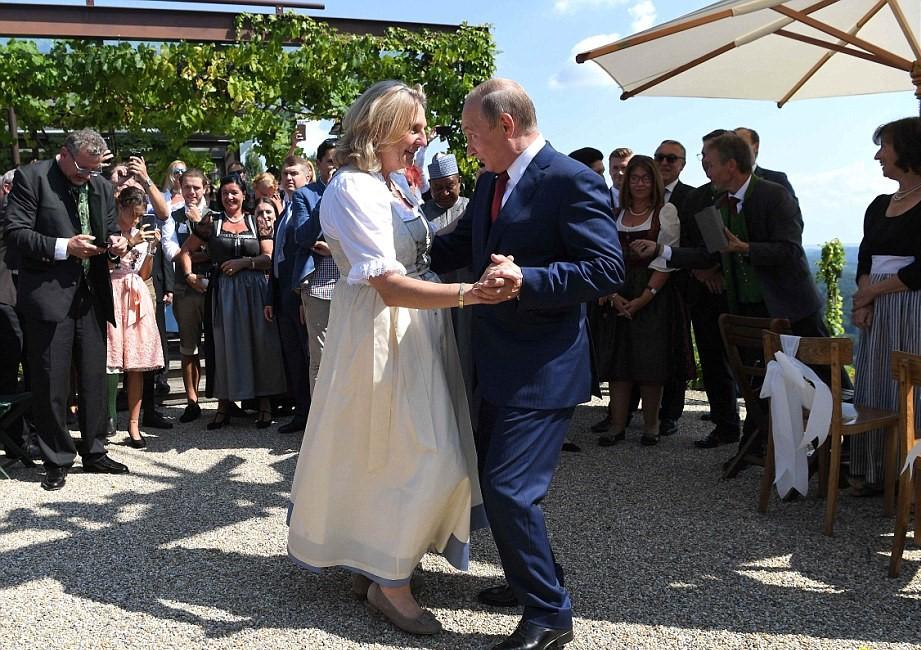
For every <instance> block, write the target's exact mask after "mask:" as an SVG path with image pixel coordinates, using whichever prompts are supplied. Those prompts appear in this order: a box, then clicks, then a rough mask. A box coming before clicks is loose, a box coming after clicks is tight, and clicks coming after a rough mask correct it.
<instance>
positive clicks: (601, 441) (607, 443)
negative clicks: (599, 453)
mask: <svg viewBox="0 0 921 650" xmlns="http://www.w3.org/2000/svg"><path fill="white" fill-rule="evenodd" d="M626 439H627V431H626V430H624V431H621V432H620V433H618V434H617V435H616V436H611V435H607V434H605V435H603V436H598V446H599V447H611V446H613V445H616V444H617V443H618V442H620V441H621V440H626Z"/></svg>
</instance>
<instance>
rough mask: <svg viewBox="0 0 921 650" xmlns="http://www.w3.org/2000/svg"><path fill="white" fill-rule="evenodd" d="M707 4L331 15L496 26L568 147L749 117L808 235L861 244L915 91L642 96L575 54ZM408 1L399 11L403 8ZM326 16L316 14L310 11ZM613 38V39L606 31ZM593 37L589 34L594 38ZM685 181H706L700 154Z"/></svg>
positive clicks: (628, 2)
mask: <svg viewBox="0 0 921 650" xmlns="http://www.w3.org/2000/svg"><path fill="white" fill-rule="evenodd" d="M705 4H707V3H706V2H695V1H692V0H530V1H527V2H525V1H523V0H517V1H511V0H506V1H504V2H497V1H496V0H489V1H486V0H465V1H462V2H428V3H389V2H379V1H377V0H375V1H370V0H351V1H348V0H343V1H329V2H327V9H326V11H325V12H323V13H325V14H326V15H330V16H346V17H359V16H361V17H365V18H376V19H391V20H419V21H431V22H446V23H459V22H461V21H467V22H470V23H474V24H482V23H490V24H491V25H493V27H494V34H495V39H496V43H497V46H498V49H499V50H500V53H499V55H498V58H497V61H496V63H497V73H498V74H499V75H502V76H506V77H511V78H513V79H515V80H517V81H519V82H520V83H521V84H523V85H524V87H525V88H526V89H527V90H528V92H529V93H530V95H531V97H532V98H533V99H534V102H535V104H536V106H537V114H538V120H539V122H540V126H541V130H542V132H543V133H544V135H545V136H546V137H547V139H548V140H550V142H551V143H552V144H553V145H554V146H555V147H556V148H557V149H558V150H560V151H563V152H569V151H571V150H573V149H576V148H578V147H583V146H593V147H596V148H598V149H601V150H602V151H604V152H605V154H607V152H609V151H610V150H611V149H613V148H614V147H616V146H629V147H630V148H632V149H633V150H634V151H638V152H643V153H652V151H653V150H654V149H655V147H656V145H657V144H658V143H659V142H660V141H661V140H662V139H664V138H672V139H676V140H679V141H680V142H682V143H684V144H685V146H687V147H688V149H689V152H697V151H699V143H700V136H701V135H703V134H704V133H707V132H708V131H710V130H712V129H714V128H718V127H723V128H733V127H736V126H742V125H745V126H751V127H753V128H755V129H756V130H757V131H758V132H759V134H760V135H761V154H760V157H759V162H761V163H762V164H763V165H764V166H765V167H768V168H771V169H779V170H782V171H785V172H787V173H788V174H789V176H790V179H791V182H792V183H793V185H794V187H795V189H796V191H797V194H798V195H799V197H800V204H801V206H802V209H803V216H804V220H805V224H806V226H805V231H804V243H806V244H820V243H822V242H824V241H826V240H828V239H831V238H833V237H838V238H840V239H841V240H842V241H844V242H845V243H857V242H859V241H860V238H861V236H862V225H863V215H864V210H865V209H866V206H867V204H868V203H869V202H870V201H871V200H872V199H873V197H875V196H876V195H877V194H880V193H882V192H891V191H893V186H894V184H893V183H892V182H891V181H888V180H887V179H884V178H882V176H881V175H880V172H879V166H878V164H877V163H876V161H874V160H873V154H874V153H875V152H876V147H875V146H874V145H873V143H872V141H871V136H872V133H873V130H874V129H875V128H876V127H877V126H878V125H879V124H882V123H884V122H886V121H889V120H892V119H896V118H899V117H905V116H907V115H917V114H918V105H917V102H916V101H915V99H914V97H913V95H912V94H911V93H910V92H906V93H894V94H886V95H877V96H864V97H850V98H835V99H821V100H806V101H801V102H795V101H794V102H791V103H789V104H787V105H786V106H784V108H783V109H778V108H777V107H776V106H775V105H774V104H772V103H770V102H755V101H730V100H714V99H669V98H660V97H650V98H644V97H636V98H633V99H630V100H628V101H626V102H624V101H621V100H620V99H619V96H620V88H619V87H618V86H617V84H616V83H615V82H614V81H613V80H612V79H610V77H608V76H607V75H605V74H604V73H602V72H601V71H600V68H598V66H597V65H595V64H594V63H588V64H583V65H577V64H576V63H575V57H574V55H575V53H576V52H578V51H582V50H584V49H587V48H586V47H584V44H585V43H586V42H588V43H590V45H589V46H591V45H594V44H596V43H597V42H598V41H600V42H606V41H610V40H615V39H616V38H617V37H618V36H621V37H622V36H627V35H629V34H631V33H633V32H635V31H639V30H642V29H646V28H648V27H650V26H652V25H654V24H658V23H661V22H665V21H667V20H671V19H673V18H676V17H678V16H681V15H683V14H685V13H688V12H690V11H693V10H695V9H698V8H700V7H702V6H704V5H705ZM395 9H398V10H400V11H395ZM308 13H318V12H308ZM605 35H607V36H608V37H609V38H607V39H606V38H604V37H605ZM587 39H591V40H587ZM688 157H689V158H690V160H689V161H688V165H687V167H686V168H685V171H684V173H683V174H682V180H684V181H685V182H687V183H691V184H693V185H699V184H701V183H703V182H705V180H706V178H705V177H704V175H703V172H702V170H701V169H700V164H699V162H698V161H697V159H696V156H693V155H691V153H689V156H688Z"/></svg>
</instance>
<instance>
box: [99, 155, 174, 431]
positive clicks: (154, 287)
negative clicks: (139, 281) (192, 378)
mask: <svg viewBox="0 0 921 650" xmlns="http://www.w3.org/2000/svg"><path fill="white" fill-rule="evenodd" d="M109 178H110V180H111V181H112V184H113V185H114V186H115V198H116V199H117V198H118V197H119V196H121V193H122V191H124V190H125V188H128V187H135V188H137V189H140V190H141V191H142V192H143V193H144V194H145V196H146V200H145V207H146V209H145V211H144V216H143V217H142V221H141V223H142V224H147V226H148V228H155V229H156V230H158V231H160V232H161V239H165V237H163V234H162V231H163V230H164V229H168V228H169V203H167V201H166V197H164V196H163V194H162V192H160V189H159V188H158V187H157V184H156V183H154V182H153V180H152V179H151V178H150V174H149V173H148V171H147V161H146V160H145V159H144V152H142V151H140V150H139V149H133V150H131V151H130V152H129V157H128V161H127V162H124V163H120V164H118V165H115V166H114V167H113V168H112V171H111V172H110V177H109ZM152 264H153V267H152V270H151V273H150V276H149V277H148V278H146V279H145V282H146V284H147V288H148V290H149V291H150V297H151V299H152V300H153V304H154V306H155V307H154V312H155V314H156V321H157V332H158V333H159V335H160V349H161V351H162V354H163V360H164V363H163V368H161V369H160V370H158V371H156V372H148V373H145V374H144V398H143V406H142V410H143V412H144V416H143V421H142V424H143V425H144V427H146V428H149V429H172V428H173V425H172V423H171V422H170V421H169V420H168V419H166V418H165V417H164V416H163V415H162V414H161V413H160V412H158V411H157V408H156V395H157V394H161V395H165V394H167V393H169V384H167V381H166V373H167V368H168V366H169V361H168V360H169V356H168V351H167V338H166V306H167V305H170V304H172V302H173V288H174V275H175V273H174V271H173V265H172V264H171V263H169V262H168V261H167V260H166V259H165V257H164V256H163V254H162V253H160V252H159V250H158V252H157V253H156V254H155V255H154V256H153V262H152ZM117 384H118V380H117V378H115V377H112V376H110V377H109V388H108V393H109V402H110V406H109V423H108V433H109V435H114V434H115V412H114V406H112V404H114V402H113V401H112V400H113V399H114V398H113V397H112V395H113V394H114V393H115V391H116V389H117Z"/></svg>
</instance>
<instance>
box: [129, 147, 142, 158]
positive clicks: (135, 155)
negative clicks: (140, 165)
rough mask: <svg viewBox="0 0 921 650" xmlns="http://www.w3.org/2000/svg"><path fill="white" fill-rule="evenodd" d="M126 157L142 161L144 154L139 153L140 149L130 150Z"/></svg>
mask: <svg viewBox="0 0 921 650" xmlns="http://www.w3.org/2000/svg"><path fill="white" fill-rule="evenodd" d="M128 156H129V157H131V158H141V159H143V158H144V152H143V151H141V150H140V149H132V150H131V151H129V152H128Z"/></svg>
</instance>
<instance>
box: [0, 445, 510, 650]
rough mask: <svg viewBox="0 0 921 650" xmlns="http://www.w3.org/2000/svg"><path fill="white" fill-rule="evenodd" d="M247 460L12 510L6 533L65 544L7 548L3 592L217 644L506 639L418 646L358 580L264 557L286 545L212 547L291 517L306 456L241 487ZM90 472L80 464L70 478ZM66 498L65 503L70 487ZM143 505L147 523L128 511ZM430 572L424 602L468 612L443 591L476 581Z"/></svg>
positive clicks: (170, 471)
mask: <svg viewBox="0 0 921 650" xmlns="http://www.w3.org/2000/svg"><path fill="white" fill-rule="evenodd" d="M298 439H299V438H298ZM243 462H244V461H243V459H242V458H240V457H238V456H234V455H232V452H231V455H229V456H227V457H226V458H224V459H223V460H222V461H221V462H219V463H218V464H216V465H215V466H213V467H212V468H211V469H209V470H208V471H207V472H204V473H200V474H196V473H191V472H185V471H183V470H181V469H177V468H176V466H175V465H174V464H173V465H169V466H167V465H163V466H162V467H163V472H159V471H158V472H156V473H155V474H153V475H147V476H145V478H148V479H151V480H154V481H157V482H158V483H160V484H161V486H162V489H160V490H159V491H155V492H152V493H145V494H137V493H132V492H120V493H116V494H113V495H112V497H111V498H110V499H109V500H108V501H106V502H105V503H103V504H95V503H94V504H87V503H84V502H73V501H67V500H61V501H52V502H48V503H45V504H43V505H42V506H40V507H37V508H34V509H33V508H18V509H14V510H11V511H10V512H9V513H8V515H7V516H6V517H5V518H4V519H2V520H0V535H3V534H9V533H14V532H16V531H21V530H24V529H33V530H35V529H38V530H45V531H48V532H49V533H50V534H51V535H50V536H53V537H54V538H55V539H53V540H52V541H47V542H44V543H39V544H34V545H30V546H26V547H19V548H15V549H14V550H7V551H4V552H0V567H3V570H2V571H0V590H2V589H8V588H12V587H15V586H17V585H20V584H23V583H26V582H29V581H33V580H41V579H44V578H51V579H53V580H55V581H57V582H59V583H61V585H62V586H63V590H64V591H65V592H66V593H68V594H71V595H73V596H77V597H80V598H86V599H90V600H93V601H96V602H99V603H103V604H111V605H114V606H116V607H118V608H119V609H123V610H126V611H131V612H140V613H145V614H149V615H151V616H156V617H158V618H160V619H164V620H173V621H177V622H182V623H186V624H192V625H196V626H198V627H199V628H200V629H201V631H202V633H203V634H204V635H206V636H207V637H209V638H220V637H225V636H229V635H232V634H235V633H237V632H240V631H241V630H246V629H262V628H281V629H292V630H297V629H309V628H317V629H321V630H323V631H324V632H326V633H328V634H331V635H335V636H338V637H341V638H343V639H348V640H350V641H351V642H354V643H357V644H359V645H370V644H373V643H390V644H394V645H397V646H403V647H411V648H415V647H418V648H457V647H483V646H487V645H489V643H490V642H495V640H496V639H497V638H498V637H493V636H492V635H486V634H476V635H469V634H464V635H458V634H454V633H451V632H444V633H442V634H441V635H439V636H438V638H437V639H415V638H413V637H410V636H408V635H405V634H402V633H401V632H399V631H397V630H395V629H393V628H392V627H391V626H390V624H389V623H387V622H384V621H380V622H372V623H370V624H369V623H368V618H369V616H370V614H369V613H368V612H367V611H366V609H365V606H364V604H363V603H361V602H358V601H356V600H354V599H353V598H352V597H351V595H350V591H349V585H350V574H348V573H347V572H345V571H337V570H331V571H326V572H324V573H322V574H320V575H314V574H312V573H310V572H308V571H305V570H302V569H299V568H297V567H295V566H294V565H293V564H292V563H291V562H290V561H289V560H288V558H287V556H286V555H284V554H278V555H270V556H265V555H263V554H262V553H264V552H265V546H266V545H274V544H276V543H278V540H277V539H266V540H264V543H262V544H261V545H260V546H259V547H258V548H254V549H253V554H246V553H243V552H239V553H230V552H226V551H223V550H219V549H217V548H207V546H208V545H209V543H210V544H211V545H214V546H217V545H219V544H220V541H219V540H218V541H210V542H209V541H207V540H205V541H201V540H190V539H189V538H192V537H194V536H196V535H207V534H209V533H210V534H212V535H213V534H218V535H220V534H221V532H220V531H221V529H224V528H227V527H231V526H235V525H245V523H246V522H248V521H254V520H259V519H264V518H266V517H284V510H285V509H286V508H287V492H288V489H289V488H290V482H291V477H292V476H293V474H294V468H295V465H296V457H294V456H290V457H288V458H285V459H283V460H279V461H277V462H275V463H273V464H272V467H273V468H274V469H275V470H276V471H277V472H278V473H279V474H280V475H281V476H282V477H284V478H283V479H282V480H281V481H279V482H277V483H268V484H265V483H251V482H240V481H237V480H234V478H233V474H234V470H235V469H236V468H237V467H239V466H240V465H242V463H243ZM79 473H80V468H79V466H77V467H75V468H74V470H73V471H72V474H71V476H72V477H73V476H75V475H77V474H79ZM135 475H139V473H138V472H135ZM141 475H142V474H141ZM13 476H14V478H15V479H16V480H27V481H30V482H31V481H34V482H35V483H36V485H35V489H36V490H38V489H39V487H38V485H37V483H38V482H39V481H40V479H41V475H40V471H39V470H26V469H19V470H15V471H14V472H13ZM68 488H71V485H70V484H69V485H68ZM60 494H61V497H62V498H63V499H66V490H65V491H64V492H62V493H60ZM137 508H140V512H141V514H140V515H139V516H132V515H131V514H129V510H131V511H132V512H137V510H136V509H137ZM226 534H233V532H232V530H230V531H228V532H227V533H226ZM190 546H192V547H193V548H190ZM198 546H205V548H197V547H198ZM425 576H426V577H425V578H424V586H423V588H422V589H423V592H422V596H421V598H422V601H423V602H425V603H427V604H430V605H433V606H437V607H458V606H459V605H460V606H465V607H466V605H467V604H466V603H459V602H458V601H457V600H454V601H453V602H452V601H451V600H447V601H445V600H443V599H441V598H440V597H439V596H438V594H439V592H440V587H441V586H442V585H444V586H445V587H447V588H449V589H453V588H457V581H458V580H463V579H465V576H459V575H458V574H453V575H449V574H440V573H427V574H425ZM462 588H463V589H466V585H464V586H463V587H462ZM472 593H473V594H475V591H474V592H472ZM471 600H472V597H471Z"/></svg>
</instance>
